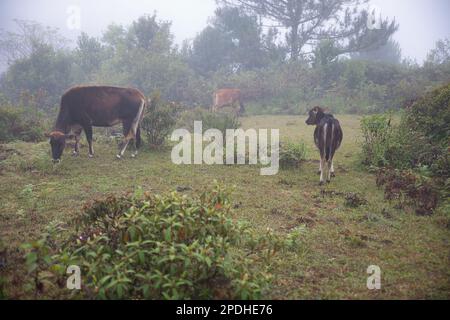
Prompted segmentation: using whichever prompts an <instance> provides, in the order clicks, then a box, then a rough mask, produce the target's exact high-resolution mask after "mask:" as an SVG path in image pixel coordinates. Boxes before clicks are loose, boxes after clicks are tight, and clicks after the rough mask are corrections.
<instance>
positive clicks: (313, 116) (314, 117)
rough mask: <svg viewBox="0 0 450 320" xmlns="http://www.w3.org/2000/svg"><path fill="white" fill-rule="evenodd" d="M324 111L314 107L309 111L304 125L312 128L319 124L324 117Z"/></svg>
mask: <svg viewBox="0 0 450 320" xmlns="http://www.w3.org/2000/svg"><path fill="white" fill-rule="evenodd" d="M324 113H325V112H324V110H323V109H322V108H321V107H314V108H313V109H312V110H311V111H309V117H308V119H306V124H307V125H309V126H314V125H317V124H319V122H320V120H321V119H322V117H323V115H324Z"/></svg>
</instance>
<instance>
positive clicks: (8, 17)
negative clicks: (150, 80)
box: [0, 0, 450, 63]
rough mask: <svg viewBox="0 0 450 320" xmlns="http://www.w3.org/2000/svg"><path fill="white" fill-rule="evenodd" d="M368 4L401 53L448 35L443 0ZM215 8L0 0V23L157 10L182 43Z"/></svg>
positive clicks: (170, 2)
mask: <svg viewBox="0 0 450 320" xmlns="http://www.w3.org/2000/svg"><path fill="white" fill-rule="evenodd" d="M94 3H95V4H94ZM371 5H372V6H375V7H376V8H378V9H379V11H380V12H381V14H382V15H383V16H387V17H390V18H395V19H396V21H397V22H398V23H399V24H400V29H399V31H398V32H397V33H396V34H395V35H394V39H395V40H397V41H398V42H399V43H400V45H401V47H402V51H403V56H404V57H410V58H412V59H415V60H416V61H417V62H419V63H420V62H422V61H423V60H424V59H425V58H426V55H427V53H428V52H429V50H430V49H432V48H433V47H434V44H435V43H436V41H437V40H438V39H442V38H445V37H449V36H450V19H448V13H449V12H450V1H448V0H431V1H430V0H395V1H391V0H372V1H371ZM73 6H76V7H77V8H79V9H80V10H81V25H80V29H75V30H70V29H69V28H68V26H67V20H68V16H69V14H68V10H70V8H71V7H73ZM215 8H216V3H215V1H214V0H190V1H186V0H147V1H142V0H127V1H123V0H98V1H95V2H94V1H91V0H60V1H54V0H2V1H1V2H0V28H3V29H5V30H14V21H13V19H26V20H34V21H37V22H40V23H43V24H45V25H48V26H52V27H57V28H59V29H60V31H61V33H62V34H63V35H64V36H66V37H68V38H69V39H72V40H74V39H76V37H77V36H78V35H79V33H80V32H81V31H84V32H87V33H88V34H90V35H96V36H99V35H101V33H102V31H103V30H105V28H106V27H107V26H108V25H109V24H111V23H113V22H114V23H117V24H124V25H127V24H130V23H131V22H132V21H133V20H135V19H136V18H138V17H139V16H141V15H143V14H152V13H153V12H155V11H156V12H157V15H158V17H159V19H161V20H170V21H172V32H173V33H174V36H175V41H176V43H178V44H181V43H182V41H183V40H185V39H192V38H193V37H195V35H196V34H197V33H198V32H200V31H201V30H202V29H203V28H204V27H205V26H206V25H207V23H208V18H209V17H210V16H212V15H213V13H214V10H215Z"/></svg>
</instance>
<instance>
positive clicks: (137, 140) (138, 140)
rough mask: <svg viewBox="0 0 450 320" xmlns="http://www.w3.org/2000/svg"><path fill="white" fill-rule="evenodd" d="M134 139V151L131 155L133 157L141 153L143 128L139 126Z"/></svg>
mask: <svg viewBox="0 0 450 320" xmlns="http://www.w3.org/2000/svg"><path fill="white" fill-rule="evenodd" d="M133 141H134V153H133V154H132V155H131V156H132V157H133V158H134V157H136V156H137V155H138V153H139V148H140V147H141V143H142V141H141V128H140V127H137V129H136V134H135V137H134V139H133Z"/></svg>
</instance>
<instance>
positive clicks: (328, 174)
mask: <svg viewBox="0 0 450 320" xmlns="http://www.w3.org/2000/svg"><path fill="white" fill-rule="evenodd" d="M332 163H333V160H331V159H330V160H329V161H327V163H326V164H327V182H328V183H330V182H331V166H332Z"/></svg>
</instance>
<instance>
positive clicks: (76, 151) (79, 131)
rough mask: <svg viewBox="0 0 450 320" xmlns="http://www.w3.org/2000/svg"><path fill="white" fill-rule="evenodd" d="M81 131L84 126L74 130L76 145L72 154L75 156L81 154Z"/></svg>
mask: <svg viewBox="0 0 450 320" xmlns="http://www.w3.org/2000/svg"><path fill="white" fill-rule="evenodd" d="M81 131H83V128H82V127H79V128H78V127H77V128H76V129H75V130H74V134H75V146H74V148H73V152H72V155H73V156H74V157H76V156H78V155H79V154H80V149H79V148H80V138H81V137H80V136H81Z"/></svg>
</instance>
